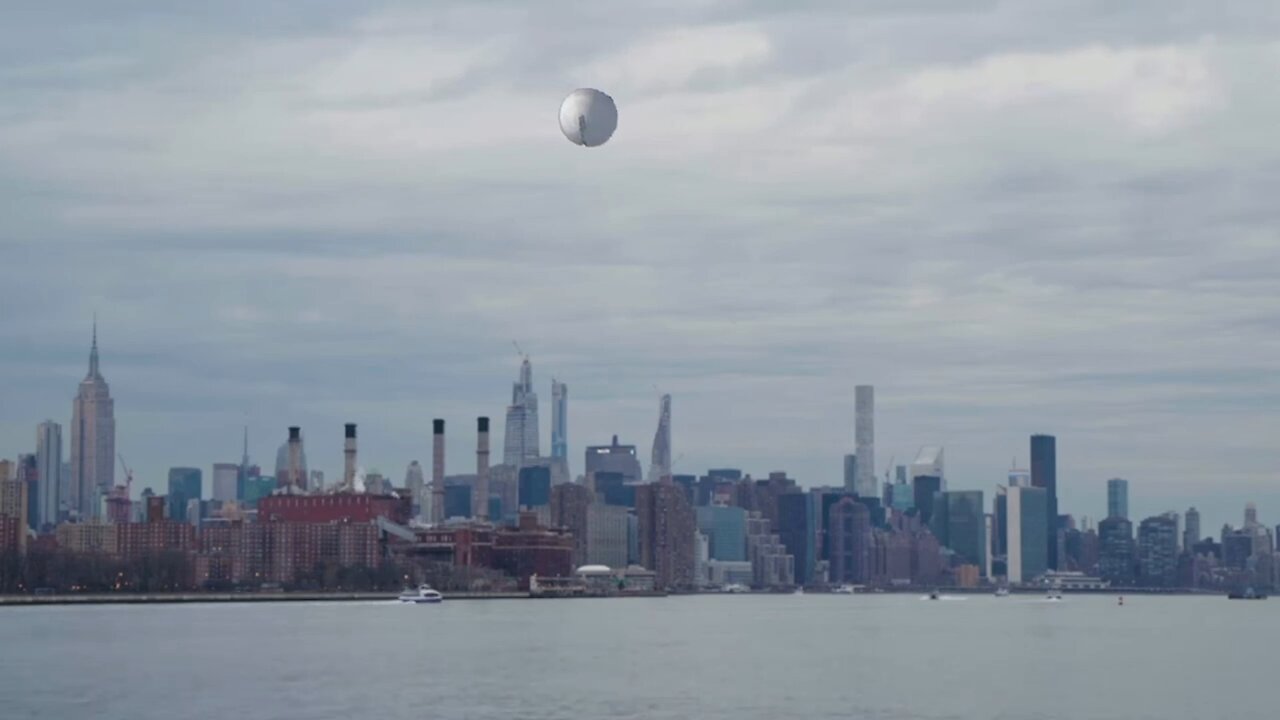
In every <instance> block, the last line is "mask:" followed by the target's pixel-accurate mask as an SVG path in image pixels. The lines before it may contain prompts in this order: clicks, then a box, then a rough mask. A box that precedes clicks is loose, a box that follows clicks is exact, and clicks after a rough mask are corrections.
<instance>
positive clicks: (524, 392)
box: [0, 321, 1265, 563]
mask: <svg viewBox="0 0 1280 720" xmlns="http://www.w3.org/2000/svg"><path fill="white" fill-rule="evenodd" d="M99 362H100V360H99V355H98V347H97V328H96V321H95V327H94V332H93V338H92V349H91V353H90V371H89V374H88V375H87V376H86V378H85V379H84V380H83V381H82V382H81V388H82V393H83V392H84V391H83V388H84V387H86V385H89V386H92V387H93V388H95V390H93V392H97V391H96V388H97V387H99V386H101V387H102V392H106V386H105V381H104V380H102V377H101V374H100V371H99ZM550 382H551V385H552V394H553V397H557V398H559V400H560V402H554V401H553V407H552V410H551V413H552V416H553V422H552V427H551V428H550V430H549V434H550V435H551V436H552V446H554V445H555V441H554V440H555V436H556V434H557V432H556V427H557V425H556V423H555V420H554V418H555V416H556V415H557V414H559V413H563V415H562V416H561V417H560V420H561V421H562V424H561V425H560V427H563V428H567V426H568V424H569V421H568V403H567V402H566V401H565V400H566V398H567V384H565V383H561V382H560V381H558V380H555V379H552V380H551V381H550ZM533 387H534V384H533V379H532V367H531V362H530V359H529V357H528V356H524V355H522V357H521V363H520V367H519V380H518V381H517V382H516V383H515V384H513V386H512V398H513V402H514V403H515V404H514V405H509V406H508V407H507V417H508V424H509V425H510V424H511V423H512V418H513V416H514V417H516V420H517V422H516V423H515V424H516V426H518V427H520V428H524V426H525V425H526V424H528V425H532V426H533V428H535V429H534V430H532V431H529V430H524V429H522V430H521V434H520V443H521V444H522V445H527V444H528V442H529V441H530V439H531V438H533V437H535V434H536V432H537V431H536V428H537V427H538V410H537V401H536V392H535V391H533ZM857 390H858V393H857V394H858V396H859V398H860V399H861V400H862V401H863V402H862V403H861V405H860V406H861V407H862V409H863V413H862V414H861V420H862V422H863V425H864V429H866V428H865V426H871V425H873V424H874V421H875V420H874V417H875V416H874V401H873V400H872V399H871V398H872V397H873V393H874V386H871V385H859V386H858V387H857ZM529 400H532V402H528V401H529ZM108 401H109V402H113V401H112V400H111V399H110V397H108ZM670 402H671V400H670V395H669V394H664V395H663V396H662V398H661V402H660V408H659V409H660V413H659V416H660V417H659V425H658V432H657V434H656V435H655V437H654V444H652V445H651V446H650V448H651V452H650V453H649V455H650V456H651V461H650V462H651V464H650V465H649V466H647V467H645V466H641V468H640V473H641V474H640V475H639V476H638V477H642V478H644V479H645V480H646V482H654V481H656V480H658V479H659V478H658V477H656V476H654V474H653V470H652V467H653V466H652V462H653V461H652V458H653V457H658V456H660V455H661V456H663V457H665V459H666V461H667V462H668V463H670V462H671V452H670V444H671V435H670ZM557 409H558V411H557ZM526 421H529V422H526ZM49 423H53V421H51V420H46V421H44V422H42V423H40V427H39V428H37V448H36V450H35V451H34V452H35V453H36V454H37V456H39V453H40V449H39V444H40V442H41V439H42V438H44V437H45V434H44V433H45V431H44V430H43V428H44V426H45V425H48V424H49ZM54 425H55V428H54V432H55V433H58V432H61V428H60V427H56V426H57V424H56V423H54ZM854 425H855V426H857V425H858V423H857V422H855V423H854ZM854 429H855V430H856V427H855V428H854ZM298 430H299V447H298V450H299V461H300V471H301V475H302V477H303V478H305V477H307V476H308V475H309V474H310V471H309V469H308V466H307V460H306V451H305V447H304V446H303V439H304V437H305V429H303V428H298ZM112 432H113V433H114V425H112ZM290 432H292V428H290ZM347 432H353V430H352V429H351V426H348V430H347ZM243 433H244V434H243V447H242V449H241V454H242V457H241V459H240V460H239V461H238V463H230V462H226V461H218V460H212V461H209V462H207V463H205V464H204V465H200V466H197V467H193V468H188V467H187V466H186V465H185V464H184V465H170V466H168V467H167V468H166V473H167V474H168V476H169V477H170V480H169V481H168V483H169V484H170V485H171V484H172V482H173V481H172V477H173V473H174V471H175V470H178V471H183V472H185V471H187V470H199V471H200V472H201V473H206V471H205V470H204V468H212V474H211V475H210V479H211V482H210V483H205V484H203V488H204V491H203V495H202V496H203V497H205V498H206V499H210V498H213V497H214V496H215V495H214V493H215V492H216V491H215V490H214V485H213V484H212V479H213V478H215V477H223V478H224V479H223V481H222V482H223V483H224V484H225V483H227V482H229V479H228V478H229V476H228V475H226V473H229V472H230V471H231V470H232V469H235V468H241V467H245V463H247V462H249V461H252V462H253V463H254V464H256V465H258V466H260V467H262V468H263V469H264V470H265V469H267V468H268V467H269V466H267V465H265V464H263V463H262V462H261V461H260V460H254V459H253V458H251V457H250V452H249V449H248V444H249V432H248V427H247V426H246V427H244V428H243ZM566 434H567V433H566ZM853 434H854V435H855V436H856V435H857V433H856V432H855V433H853ZM51 437H52V436H51ZM613 437H614V439H615V440H616V439H617V435H616V434H615V435H614V436H613ZM1029 437H1030V451H1029V453H1028V454H1027V457H1028V458H1029V459H1030V460H1031V467H1032V470H1030V471H1027V470H1021V469H1018V468H1016V467H1010V468H1008V469H1007V470H1006V473H1007V475H1006V476H1005V478H1002V479H1001V480H999V481H997V482H993V483H992V484H991V485H973V486H969V485H967V484H965V483H964V482H960V483H959V484H958V485H957V484H956V483H954V482H948V478H953V477H954V476H953V474H952V472H951V471H950V470H947V469H946V468H945V467H944V466H943V464H942V461H941V454H942V453H943V452H944V451H945V448H943V447H941V446H928V445H924V446H921V447H920V448H919V452H918V455H917V456H916V458H915V461H914V462H912V463H911V465H910V470H909V471H908V472H907V477H908V480H910V478H911V477H913V476H914V475H916V474H925V473H932V472H934V471H935V469H938V468H941V469H942V471H943V483H942V485H943V489H950V490H957V491H959V490H974V491H979V492H981V491H985V492H987V493H988V497H992V496H994V495H995V493H996V492H1000V493H1004V492H1005V490H1004V487H1005V486H1006V485H1007V486H1008V487H1016V486H1018V485H1021V484H1024V483H1027V484H1040V482H1039V481H1037V480H1036V477H1037V475H1039V474H1043V473H1044V472H1048V477H1050V478H1053V480H1051V481H1050V482H1053V483H1055V484H1056V475H1057V472H1058V461H1057V457H1056V441H1057V438H1056V437H1054V436H1052V435H1045V434H1042V433H1033V434H1031V435H1030V436H1029ZM873 438H874V434H873V431H871V432H867V433H864V434H863V439H864V441H868V440H872V439H873ZM350 439H351V438H350V436H348V440H350ZM626 439H628V438H624V440H626ZM661 440H665V443H664V444H665V448H664V449H663V451H662V452H659V451H658V448H657V444H658V442H659V441H661ZM872 441H873V440H872ZM458 442H459V441H458V440H457V439H456V438H454V439H452V443H446V446H448V445H449V444H456V443H458ZM462 442H465V440H463V441H462ZM540 442H541V440H540V439H538V440H537V444H536V445H535V447H538V446H540ZM624 444H625V443H624ZM1038 444H1039V446H1041V447H1046V448H1047V455H1046V460H1045V463H1046V465H1045V467H1046V468H1047V470H1037V468H1038V462H1037V460H1036V452H1037V446H1038ZM855 446H856V443H855ZM586 449H587V450H590V446H588V447H587V448H586ZM22 454H23V452H17V453H15V456H20V455H22ZM288 455H289V443H288V442H287V440H286V441H285V442H283V443H281V445H280V446H279V448H278V451H277V454H276V464H275V470H274V471H275V474H276V476H277V477H279V476H281V474H282V468H287V466H288V464H289V461H288ZM344 455H345V451H344ZM589 455H590V453H588V456H589ZM4 457H5V454H4V450H3V449H0V458H4ZM534 457H535V458H536V457H537V456H534ZM848 457H849V455H848V454H845V455H842V456H840V457H837V458H835V460H834V462H835V463H836V464H839V463H841V462H844V463H846V464H847V461H848ZM902 457H904V458H905V457H909V456H902ZM637 460H638V458H637ZM415 462H418V460H417V459H416V458H415V459H414V460H412V461H410V463H409V466H410V467H411V466H412V464H413V463H415ZM1012 462H1013V463H1014V464H1015V465H1016V464H1017V459H1016V458H1015V459H1014V460H1013V461H1012ZM344 464H345V460H344ZM719 465H720V466H721V467H723V466H727V465H734V463H732V462H729V463H724V462H722V463H720V464H719ZM898 465H899V466H902V465H905V460H904V462H903V463H901V464H898ZM61 467H62V468H63V472H64V473H65V470H66V468H67V467H69V463H62V464H61ZM366 467H367V468H368V470H369V471H370V472H379V473H380V472H381V470H380V469H378V468H379V466H378V465H375V464H366V463H361V465H360V469H361V471H362V472H363V471H364V469H365V468H366ZM704 467H707V468H709V467H713V465H706V466H704ZM586 469H587V468H586V467H584V470H586ZM220 471H221V473H222V475H220V474H219V473H220ZM457 471H458V468H456V467H452V466H449V467H446V469H445V472H446V473H455V474H456V473H457ZM690 471H691V472H694V473H700V472H703V469H702V468H698V467H696V466H695V467H693V468H691V470H690ZM744 471H745V472H746V473H748V474H753V475H754V476H755V477H760V478H763V477H765V476H766V475H767V474H768V473H769V472H770V471H759V472H753V471H752V470H751V469H749V468H745V469H744ZM318 472H319V473H321V476H322V477H323V473H324V472H325V470H319V471H318ZM338 476H339V477H345V473H342V474H339V475H338ZM572 477H576V476H571V479H572ZM893 477H894V473H890V479H891V480H892V479H893ZM844 478H845V476H844V468H840V470H839V471H838V472H836V473H833V474H831V475H829V476H828V477H827V478H826V479H825V480H820V481H806V480H805V479H804V478H801V479H800V484H801V485H802V486H804V487H824V486H825V487H841V486H844ZM883 479H884V474H881V475H880V477H878V478H877V482H883ZM67 484H68V483H67V482H66V478H61V482H60V483H59V486H60V487H63V488H65V486H66V485H67ZM860 484H861V483H860ZM165 485H166V484H165V483H163V482H161V483H156V484H150V483H146V482H141V483H139V484H138V487H137V488H134V490H133V493H132V495H133V497H134V498H135V499H136V498H138V497H140V493H141V492H142V490H143V489H144V488H147V487H149V488H152V489H153V490H156V491H157V492H162V491H163V489H164V487H165ZM1118 485H1122V486H1123V493H1122V494H1123V502H1122V504H1123V507H1124V508H1125V510H1126V511H1127V510H1128V503H1129V500H1128V481H1127V480H1122V479H1119V478H1114V477H1113V478H1110V479H1108V480H1106V481H1100V482H1099V486H1100V487H1102V508H1101V509H1100V510H1095V509H1094V508H1092V506H1089V508H1088V509H1086V510H1080V509H1072V508H1071V507H1063V508H1061V509H1060V510H1059V512H1061V513H1063V514H1070V515H1072V516H1073V517H1075V518H1076V520H1077V522H1078V521H1079V520H1080V519H1082V518H1088V519H1089V520H1090V521H1091V522H1092V523H1093V524H1095V525H1096V524H1097V523H1098V522H1099V521H1100V520H1102V519H1105V518H1107V517H1111V516H1113V509H1114V507H1115V502H1116V490H1115V488H1116V487H1117V486H1118ZM1055 489H1056V488H1055ZM1081 490H1087V488H1082V489H1081ZM223 494H226V491H225V490H224V493H223ZM1077 494H1083V495H1087V494H1088V493H1087V492H1084V493H1077ZM1055 495H1056V492H1055V493H1050V495H1049V502H1048V504H1049V505H1050V509H1051V508H1052V507H1055V506H1057V505H1058V503H1057V501H1056V499H1055ZM1264 496H1265V495H1264ZM59 498H61V495H59ZM42 501H43V502H49V500H47V499H45V500H42ZM55 502H56V500H55ZM63 502H64V503H65V499H64V500H63ZM1199 502H1200V505H1202V506H1206V507H1210V508H1213V509H1214V510H1215V511H1216V512H1218V513H1220V514H1221V517H1222V518H1223V522H1222V523H1217V524H1216V525H1215V524H1214V523H1213V519H1214V518H1213V516H1211V519H1210V521H1209V522H1208V523H1207V524H1206V525H1205V526H1204V527H1206V528H1210V529H1211V528H1212V527H1217V526H1221V525H1222V524H1224V523H1225V524H1230V525H1235V524H1236V521H1235V520H1234V519H1233V517H1234V515H1233V513H1237V512H1238V511H1237V510H1236V509H1234V508H1233V507H1231V506H1230V504H1229V502H1221V503H1215V502H1214V501H1213V498H1212V497H1211V496H1206V497H1204V498H1202V499H1201V500H1200V501H1199ZM1245 502H1246V507H1247V508H1256V502H1255V501H1254V500H1252V499H1249V500H1247V501H1245ZM1157 504H1158V501H1156V500H1151V499H1147V500H1146V502H1145V503H1143V502H1139V505H1140V506H1143V507H1152V508H1154V507H1156V506H1157ZM1161 507H1163V508H1164V509H1163V510H1161V511H1158V512H1157V511H1154V510H1153V511H1151V512H1150V513H1147V514H1149V515H1151V516H1156V515H1159V514H1162V513H1167V512H1178V513H1181V512H1183V510H1182V509H1181V508H1180V507H1175V506H1172V505H1165V506H1161ZM1184 507H1190V508H1191V509H1192V510H1196V507H1195V501H1194V499H1193V501H1192V503H1191V504H1189V505H1187V506H1184ZM988 511H990V508H988ZM1254 512H1255V514H1256V510H1255V511H1254ZM1199 515H1200V513H1199V511H1198V510H1197V520H1196V524H1197V526H1199V525H1200V522H1199ZM1134 517H1137V514H1134ZM1128 519H1130V520H1132V519H1133V517H1129V518H1128ZM1135 527H1136V523H1135ZM1053 552H1054V549H1053V548H1052V547H1050V549H1049V555H1050V562H1051V563H1052V559H1053V558H1052V555H1053Z"/></svg>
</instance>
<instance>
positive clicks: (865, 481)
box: [853, 385, 880, 498]
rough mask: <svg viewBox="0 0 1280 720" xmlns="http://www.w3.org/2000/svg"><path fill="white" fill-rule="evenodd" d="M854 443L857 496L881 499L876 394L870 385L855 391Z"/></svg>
mask: <svg viewBox="0 0 1280 720" xmlns="http://www.w3.org/2000/svg"><path fill="white" fill-rule="evenodd" d="M853 408H854V410H853V412H854V416H853V441H854V454H855V455H857V456H858V461H857V463H858V477H857V490H856V492H857V494H858V496H859V497H864V498H877V497H880V486H879V483H877V482H876V450H875V443H876V425H875V412H876V393H875V388H873V387H872V386H870V385H859V386H857V387H855V388H854V389H853Z"/></svg>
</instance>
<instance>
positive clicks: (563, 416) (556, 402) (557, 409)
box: [551, 378, 569, 472]
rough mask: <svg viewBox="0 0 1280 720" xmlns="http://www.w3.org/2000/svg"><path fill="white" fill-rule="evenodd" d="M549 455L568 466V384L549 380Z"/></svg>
mask: <svg viewBox="0 0 1280 720" xmlns="http://www.w3.org/2000/svg"><path fill="white" fill-rule="evenodd" d="M551 457H553V458H558V459H560V460H562V461H563V462H564V463H565V472H568V467H569V386H568V385H565V384H564V383H562V382H560V381H559V380H556V379H554V378H552V380H551Z"/></svg>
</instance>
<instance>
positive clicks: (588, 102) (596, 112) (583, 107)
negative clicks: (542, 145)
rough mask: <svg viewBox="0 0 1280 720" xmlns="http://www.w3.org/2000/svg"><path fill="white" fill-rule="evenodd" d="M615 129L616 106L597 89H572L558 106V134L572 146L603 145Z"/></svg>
mask: <svg viewBox="0 0 1280 720" xmlns="http://www.w3.org/2000/svg"><path fill="white" fill-rule="evenodd" d="M617 128H618V106H617V105H614V104H613V98H611V97H609V96H608V95H605V94H604V93H602V92H600V91H599V90H595V89H592V88H580V89H578V90H574V91H573V92H571V93H569V97H567V98H565V99H564V102H563V103H561V105H560V131H561V132H563V133H564V136H565V137H567V138H569V140H570V141H571V142H573V143H574V144H576V145H582V146H584V147H596V146H597V145H603V144H605V142H607V141H608V140H609V138H610V137H612V136H613V131H614V130H616V129H617Z"/></svg>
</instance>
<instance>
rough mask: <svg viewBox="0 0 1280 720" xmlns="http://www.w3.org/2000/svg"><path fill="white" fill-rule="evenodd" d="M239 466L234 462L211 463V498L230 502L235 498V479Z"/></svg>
mask: <svg viewBox="0 0 1280 720" xmlns="http://www.w3.org/2000/svg"><path fill="white" fill-rule="evenodd" d="M239 475H240V466H239V465H236V464H235V463H214V464H213V499H214V500H220V501H222V502H231V501H233V500H235V499H236V479H237V477H238V476H239Z"/></svg>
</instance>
